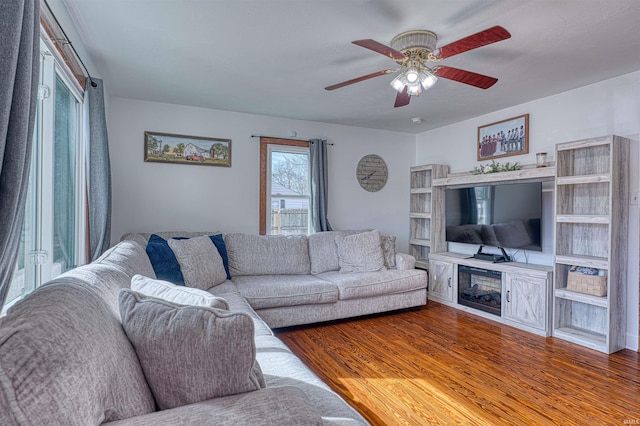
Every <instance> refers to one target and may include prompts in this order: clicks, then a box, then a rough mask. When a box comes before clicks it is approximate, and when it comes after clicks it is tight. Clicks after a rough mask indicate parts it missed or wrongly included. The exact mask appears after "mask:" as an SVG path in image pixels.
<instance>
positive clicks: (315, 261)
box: [308, 231, 340, 275]
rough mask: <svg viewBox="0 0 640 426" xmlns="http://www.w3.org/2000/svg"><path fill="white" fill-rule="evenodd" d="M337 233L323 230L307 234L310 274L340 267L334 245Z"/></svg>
mask: <svg viewBox="0 0 640 426" xmlns="http://www.w3.org/2000/svg"><path fill="white" fill-rule="evenodd" d="M337 234H338V233H337V232H336V231H324V232H316V233H315V234H311V235H309V237H308V238H309V260H310V261H311V273H312V274H314V275H315V274H321V273H323V272H327V271H337V270H338V269H339V268H340V265H338V248H337V246H336V235H337Z"/></svg>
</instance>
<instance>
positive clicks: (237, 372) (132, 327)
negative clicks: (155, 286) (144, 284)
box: [120, 289, 265, 410]
mask: <svg viewBox="0 0 640 426" xmlns="http://www.w3.org/2000/svg"><path fill="white" fill-rule="evenodd" d="M120 311H121V316H122V326H123V328H124V330H125V333H126V334H127V337H128V338H129V340H130V341H131V342H132V344H133V347H134V348H135V351H136V354H137V355H138V358H139V360H140V364H141V365H142V370H143V371H144V374H145V377H146V378H147V382H148V383H149V387H150V388H151V391H152V392H153V396H154V397H155V399H156V403H157V404H158V408H160V409H161V410H164V409H168V408H174V407H179V406H182V405H186V404H191V403H195V402H200V401H204V400H207V399H211V398H215V397H220V396H225V395H233V394H237V393H242V392H249V391H252V390H257V389H260V388H263V387H265V383H264V378H263V377H262V372H261V370H260V367H259V365H258V364H257V362H256V348H255V343H254V335H253V321H252V320H251V318H250V317H249V316H248V315H246V314H244V313H239V312H235V313H234V312H228V311H222V310H219V309H214V308H205V307H197V306H181V305H176V304H173V303H170V302H167V301H164V300H161V299H156V298H152V297H147V296H144V295H142V294H140V293H137V292H134V291H132V290H130V289H123V290H121V292H120Z"/></svg>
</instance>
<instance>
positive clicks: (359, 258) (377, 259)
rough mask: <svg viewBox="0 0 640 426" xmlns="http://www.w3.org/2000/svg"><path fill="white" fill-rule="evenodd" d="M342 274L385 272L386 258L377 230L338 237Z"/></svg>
mask: <svg viewBox="0 0 640 426" xmlns="http://www.w3.org/2000/svg"><path fill="white" fill-rule="evenodd" d="M336 245H337V246H338V263H339V265H340V272H341V273H347V272H377V271H384V270H386V269H387V268H386V267H385V266H384V256H383V254H382V247H381V246H380V232H379V231H378V230H377V229H374V230H373V231H368V232H362V233H359V234H353V235H346V236H343V235H337V236H336Z"/></svg>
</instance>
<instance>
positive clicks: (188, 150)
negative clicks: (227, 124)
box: [144, 131, 231, 167]
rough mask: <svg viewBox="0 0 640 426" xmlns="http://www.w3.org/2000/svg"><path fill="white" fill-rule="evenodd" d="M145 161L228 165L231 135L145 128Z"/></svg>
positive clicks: (229, 164)
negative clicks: (157, 130)
mask: <svg viewBox="0 0 640 426" xmlns="http://www.w3.org/2000/svg"><path fill="white" fill-rule="evenodd" d="M144 161H145V162H153V163H172V164H192V165H198V166H217V167H231V139H221V138H208V137H202V136H186V135H176V134H172V133H157V132H150V131H145V132H144Z"/></svg>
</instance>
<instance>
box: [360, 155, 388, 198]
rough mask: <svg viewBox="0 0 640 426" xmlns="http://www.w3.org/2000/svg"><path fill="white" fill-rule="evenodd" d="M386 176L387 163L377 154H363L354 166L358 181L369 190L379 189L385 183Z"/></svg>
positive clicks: (375, 190)
mask: <svg viewBox="0 0 640 426" xmlns="http://www.w3.org/2000/svg"><path fill="white" fill-rule="evenodd" d="M388 176H389V171H388V170H387V164H386V163H385V162H384V160H383V159H382V157H380V156H379V155H375V154H369V155H365V156H364V157H362V158H361V159H360V161H359V162H358V166H357V167H356V178H357V179H358V183H359V184H360V186H361V187H362V188H363V189H365V190H367V191H369V192H377V191H380V190H381V189H382V188H383V187H384V185H385V184H386V183H387V177H388Z"/></svg>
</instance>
